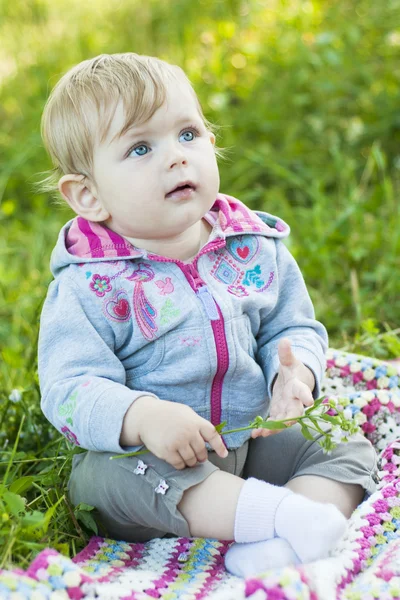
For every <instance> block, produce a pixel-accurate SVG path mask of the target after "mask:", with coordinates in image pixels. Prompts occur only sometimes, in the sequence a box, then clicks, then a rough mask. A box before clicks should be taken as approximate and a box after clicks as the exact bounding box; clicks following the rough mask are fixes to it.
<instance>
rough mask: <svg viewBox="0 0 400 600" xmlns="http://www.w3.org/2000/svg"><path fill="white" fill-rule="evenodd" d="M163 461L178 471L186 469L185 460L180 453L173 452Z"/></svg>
mask: <svg viewBox="0 0 400 600" xmlns="http://www.w3.org/2000/svg"><path fill="white" fill-rule="evenodd" d="M160 458H161V457H160ZM163 460H165V461H166V462H167V463H169V464H170V465H172V466H173V467H174V468H175V469H177V470H178V471H181V470H182V469H185V468H186V464H185V461H184V460H183V458H182V457H181V455H180V454H179V452H171V453H169V454H168V455H167V456H166V457H165V458H163Z"/></svg>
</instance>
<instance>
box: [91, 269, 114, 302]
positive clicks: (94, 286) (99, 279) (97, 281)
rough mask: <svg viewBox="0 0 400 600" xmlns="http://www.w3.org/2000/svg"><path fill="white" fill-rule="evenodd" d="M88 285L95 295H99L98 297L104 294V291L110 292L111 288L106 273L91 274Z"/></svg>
mask: <svg viewBox="0 0 400 600" xmlns="http://www.w3.org/2000/svg"><path fill="white" fill-rule="evenodd" d="M89 287H90V289H91V290H92V291H93V292H94V293H95V294H96V296H99V297H100V298H102V297H103V296H105V294H106V292H110V291H111V290H112V285H111V284H110V278H109V277H107V275H99V274H98V273H96V274H95V275H93V277H92V281H91V282H90V284H89Z"/></svg>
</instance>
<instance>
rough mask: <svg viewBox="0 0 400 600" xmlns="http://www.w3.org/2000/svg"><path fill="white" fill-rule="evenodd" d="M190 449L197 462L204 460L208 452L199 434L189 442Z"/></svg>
mask: <svg viewBox="0 0 400 600" xmlns="http://www.w3.org/2000/svg"><path fill="white" fill-rule="evenodd" d="M191 447H192V450H193V452H194V454H195V455H196V458H197V460H198V462H205V461H206V460H207V459H208V452H207V448H206V445H205V443H204V440H203V438H202V437H201V435H200V434H199V435H198V437H196V439H195V440H194V441H193V442H192V443H191Z"/></svg>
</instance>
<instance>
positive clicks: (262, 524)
mask: <svg viewBox="0 0 400 600" xmlns="http://www.w3.org/2000/svg"><path fill="white" fill-rule="evenodd" d="M292 494H293V492H291V491H290V490H289V489H287V488H284V487H278V486H276V485H271V484H270V483H266V482H265V481H260V480H259V479H254V478H253V477H251V478H250V479H246V481H245V482H244V484H243V487H242V489H241V491H240V495H239V499H238V503H237V507H236V515H235V529H234V536H235V542H240V543H247V542H261V541H264V540H269V539H272V538H273V537H275V514H276V511H277V508H278V506H279V504H280V503H281V502H282V500H283V499H284V498H285V497H286V496H288V495H292Z"/></svg>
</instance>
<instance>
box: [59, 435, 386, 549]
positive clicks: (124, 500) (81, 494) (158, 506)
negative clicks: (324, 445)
mask: <svg viewBox="0 0 400 600" xmlns="http://www.w3.org/2000/svg"><path fill="white" fill-rule="evenodd" d="M316 439H318V436H316V438H315V440H316ZM110 456H112V455H111V454H109V453H106V452H86V453H84V454H78V455H76V456H75V457H74V461H73V469H72V474H71V478H70V481H69V493H70V498H71V501H72V503H73V504H75V505H76V504H79V503H80V502H85V503H86V504H90V505H92V506H95V507H96V511H95V518H96V521H97V523H98V525H99V530H100V533H101V534H102V535H107V536H109V537H112V538H116V539H120V540H125V541H128V542H144V541H147V540H150V539H153V538H156V537H163V536H165V535H167V534H174V535H177V536H190V531H189V527H188V523H187V521H186V520H185V519H184V517H183V516H182V514H181V513H180V512H179V510H178V508H177V507H178V505H179V503H180V501H181V499H182V496H183V494H184V493H185V491H186V490H187V489H188V488H190V487H192V486H194V485H197V484H198V483H201V482H202V481H204V480H205V479H206V478H207V477H208V476H209V475H210V474H211V473H213V472H214V471H216V470H217V469H221V470H223V471H227V472H229V473H232V474H234V475H237V476H239V477H242V478H244V479H247V478H248V477H256V478H257V479H261V480H264V481H267V482H268V483H272V484H274V485H278V486H283V485H285V484H286V483H287V482H288V481H289V480H291V479H294V478H295V477H300V476H302V475H318V476H320V477H326V478H328V479H334V480H336V481H340V482H344V483H352V484H359V485H361V486H362V487H363V488H364V490H365V492H366V494H372V493H373V492H374V491H375V488H376V482H377V466H376V453H375V450H374V449H373V447H372V446H371V443H370V442H369V441H367V440H366V439H365V438H364V437H363V436H362V435H361V434H360V435H358V436H357V437H356V439H354V440H352V441H350V442H348V443H343V444H340V445H339V446H338V447H337V448H336V449H335V450H334V451H333V452H332V454H330V455H326V454H324V453H323V452H322V450H321V447H320V446H319V445H318V444H317V442H316V441H309V440H306V439H305V438H304V437H303V435H302V433H301V431H300V427H299V426H297V425H295V426H294V427H291V428H289V429H287V430H284V431H281V432H280V433H278V434H277V435H273V436H270V437H267V438H257V439H255V440H253V439H250V440H249V441H248V442H246V444H244V445H243V446H242V447H241V448H238V449H237V450H230V452H229V456H228V457H227V458H226V459H222V458H220V457H219V456H218V455H216V454H215V452H209V454H208V461H206V462H205V463H202V464H198V465H196V466H195V467H191V468H186V469H183V470H181V471H178V470H176V469H174V468H173V467H172V466H171V465H170V464H168V463H166V462H165V461H163V460H160V459H159V458H157V457H156V456H154V454H151V453H149V454H144V455H141V456H138V457H131V458H120V459H118V460H112V461H110V460H109V458H110Z"/></svg>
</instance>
